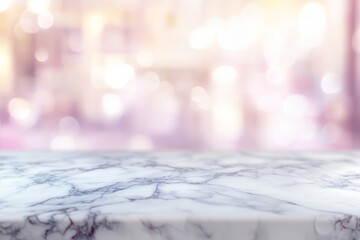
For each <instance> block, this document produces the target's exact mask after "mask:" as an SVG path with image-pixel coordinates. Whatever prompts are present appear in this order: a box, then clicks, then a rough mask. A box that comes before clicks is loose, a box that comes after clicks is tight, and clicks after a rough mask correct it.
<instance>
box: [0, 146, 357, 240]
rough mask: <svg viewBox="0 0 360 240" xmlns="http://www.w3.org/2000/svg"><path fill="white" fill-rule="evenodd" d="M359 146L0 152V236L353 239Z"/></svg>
mask: <svg viewBox="0 0 360 240" xmlns="http://www.w3.org/2000/svg"><path fill="white" fill-rule="evenodd" d="M359 216H360V152H181V151H173V152H171V151H170V152H70V153H59V152H0V239H1V240H3V239H4V240H28V239H31V240H32V239H36V240H38V239H48V240H58V239H59V240H60V239H75V240H82V239H91V240H113V239H123V240H130V239H131V240H132V239H139V240H148V239H149V240H150V239H151V240H152V239H156V240H165V239H173V240H177V239H179V240H183V239H186V240H195V239H196V240H203V239H211V240H227V239H229V240H232V239H234V240H235V239H236V240H315V239H319V240H360V221H359V219H360V218H359Z"/></svg>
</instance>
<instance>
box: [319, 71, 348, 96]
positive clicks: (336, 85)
mask: <svg viewBox="0 0 360 240" xmlns="http://www.w3.org/2000/svg"><path fill="white" fill-rule="evenodd" d="M342 88H343V84H342V82H341V80H340V78H338V77H337V76H336V75H335V74H331V73H329V74H326V75H325V76H324V77H323V78H322V79H321V90H322V91H323V92H324V93H326V94H336V93H339V92H341V90H342Z"/></svg>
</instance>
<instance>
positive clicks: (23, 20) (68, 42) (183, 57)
mask: <svg viewBox="0 0 360 240" xmlns="http://www.w3.org/2000/svg"><path fill="white" fill-rule="evenodd" d="M354 2H355V1H352V0H349V1H339V0H322V1H320V0H319V1H305V0H298V1H287V0H252V1H248V0H240V1H239V0H131V1H129V0H106V1H95V0H90V1H87V0H81V1H80V0H77V1H73V0H52V1H51V0H28V1H24V0H1V1H0V149H53V150H86V149H93V150H98V149H136V150H147V149H178V148H181V149H345V148H353V147H357V146H358V145H357V144H358V137H357V136H358V129H357V126H358V125H357V124H358V123H357V119H358V118H357V116H356V114H357V110H356V109H354V106H355V107H356V104H357V102H356V101H357V100H356V99H357V95H356V92H354V91H355V90H354V89H353V91H352V90H351V87H350V88H349V86H355V84H354V83H355V82H356V78H355V77H356V71H355V70H356V68H355V67H356V66H355V59H356V58H355V57H354V56H355V55H356V52H357V51H360V37H359V36H360V35H359V33H360V31H356V23H355V24H353V25H351V16H352V14H355V13H354V12H353V13H351V12H349V9H350V11H351V6H349V4H350V5H351V4H354V6H355V3H354ZM353 11H355V9H354V10H353ZM349 19H350V20H349ZM349 21H350V23H349ZM352 34H354V36H353V38H352V39H350V40H349V39H348V38H349V37H352ZM350 45H351V46H350ZM352 66H353V67H352ZM354 69H355V70H354ZM349 89H350V90H349ZM354 114H355V115H354Z"/></svg>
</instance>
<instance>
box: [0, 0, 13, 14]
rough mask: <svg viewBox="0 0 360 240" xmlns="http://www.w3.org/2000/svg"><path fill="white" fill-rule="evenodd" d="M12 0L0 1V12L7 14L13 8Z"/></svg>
mask: <svg viewBox="0 0 360 240" xmlns="http://www.w3.org/2000/svg"><path fill="white" fill-rule="evenodd" d="M11 3H12V0H1V1H0V12H5V11H6V10H8V9H9V8H10V6H11Z"/></svg>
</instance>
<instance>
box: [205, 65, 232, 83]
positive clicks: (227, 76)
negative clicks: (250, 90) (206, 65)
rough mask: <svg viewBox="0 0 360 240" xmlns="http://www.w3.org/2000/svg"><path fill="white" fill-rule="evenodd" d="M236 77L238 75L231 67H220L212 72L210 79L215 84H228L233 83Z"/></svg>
mask: <svg viewBox="0 0 360 240" xmlns="http://www.w3.org/2000/svg"><path fill="white" fill-rule="evenodd" d="M237 75H238V74H237V72H236V70H235V68H233V67H232V66H229V65H221V66H218V67H216V68H215V69H214V70H213V72H212V74H211V77H212V80H213V81H214V82H216V83H220V84H228V83H231V82H233V81H235V79H236V78H237Z"/></svg>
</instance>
